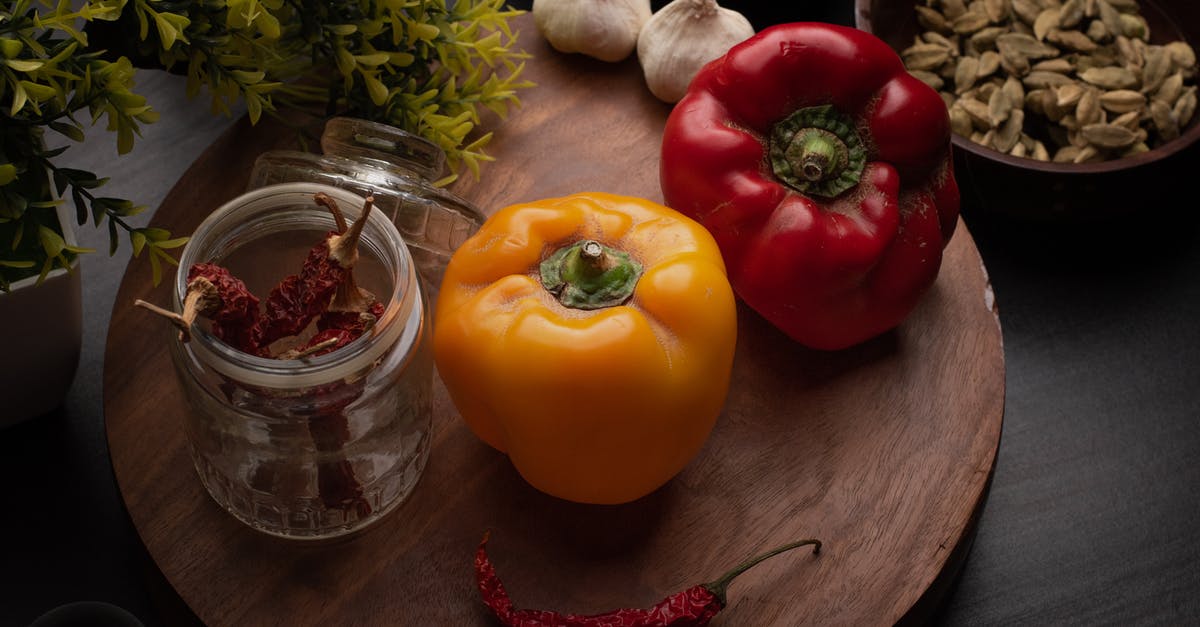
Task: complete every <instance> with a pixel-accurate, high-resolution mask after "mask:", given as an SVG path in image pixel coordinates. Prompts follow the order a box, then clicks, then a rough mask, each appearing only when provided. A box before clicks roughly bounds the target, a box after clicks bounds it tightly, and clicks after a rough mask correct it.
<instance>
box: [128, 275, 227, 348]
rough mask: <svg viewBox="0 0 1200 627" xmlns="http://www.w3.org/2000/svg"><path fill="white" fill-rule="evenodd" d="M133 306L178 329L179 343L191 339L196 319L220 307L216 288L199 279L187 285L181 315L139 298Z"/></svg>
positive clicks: (209, 282) (205, 280)
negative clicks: (161, 318) (154, 314)
mask: <svg viewBox="0 0 1200 627" xmlns="http://www.w3.org/2000/svg"><path fill="white" fill-rule="evenodd" d="M133 304H134V305H135V306H137V307H141V308H142V309H147V310H149V311H152V312H154V313H156V314H158V315H160V316H162V317H164V318H166V319H167V320H168V321H170V322H171V324H173V325H175V327H176V328H177V329H179V341H180V342H188V341H190V340H191V339H192V325H193V324H195V323H196V318H198V317H199V316H200V315H202V314H204V313H210V312H212V311H215V310H216V309H218V308H219V307H220V306H221V297H220V295H219V294H218V293H217V287H216V286H215V285H213V284H212V282H211V281H209V280H208V279H205V278H202V277H201V278H196V279H193V280H192V281H191V282H189V283H188V291H187V295H186V296H185V297H184V300H183V313H175V312H174V311H171V310H170V309H164V308H162V307H159V306H158V305H155V304H154V303H151V302H148V301H144V300H142V299H140V298H139V299H137V300H135V301H133Z"/></svg>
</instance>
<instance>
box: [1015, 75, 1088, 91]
mask: <svg viewBox="0 0 1200 627" xmlns="http://www.w3.org/2000/svg"><path fill="white" fill-rule="evenodd" d="M1021 81H1022V82H1023V83H1025V87H1027V88H1029V89H1040V88H1046V87H1054V86H1057V85H1066V84H1068V83H1073V82H1075V81H1074V80H1073V79H1071V78H1070V77H1069V76H1066V75H1065V74H1059V73H1058V72H1030V73H1029V74H1026V75H1025V77H1024V78H1022V79H1021Z"/></svg>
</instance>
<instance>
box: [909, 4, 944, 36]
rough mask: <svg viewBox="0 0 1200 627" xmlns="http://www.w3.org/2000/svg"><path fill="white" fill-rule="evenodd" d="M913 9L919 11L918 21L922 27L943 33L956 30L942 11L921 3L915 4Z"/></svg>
mask: <svg viewBox="0 0 1200 627" xmlns="http://www.w3.org/2000/svg"><path fill="white" fill-rule="evenodd" d="M913 9H914V10H915V11H916V12H917V23H918V24H920V25H921V28H924V29H925V30H931V31H936V32H939V33H943V34H949V33H952V32H954V30H953V29H952V28H950V21H949V20H947V19H946V17H945V16H944V15H942V14H941V13H938V12H937V11H935V10H933V9H931V8H929V7H923V6H921V5H919V4H918V5H916V6H914V7H913Z"/></svg>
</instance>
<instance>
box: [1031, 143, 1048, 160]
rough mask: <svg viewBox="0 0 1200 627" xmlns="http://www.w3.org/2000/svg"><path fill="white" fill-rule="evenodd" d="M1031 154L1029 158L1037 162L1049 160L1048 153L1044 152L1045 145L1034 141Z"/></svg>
mask: <svg viewBox="0 0 1200 627" xmlns="http://www.w3.org/2000/svg"><path fill="white" fill-rule="evenodd" d="M1031 152H1032V153H1033V154H1032V155H1030V156H1031V157H1032V158H1034V159H1036V160H1038V161H1049V160H1050V151H1048V150H1046V144H1043V143H1042V142H1040V141H1035V142H1034V143H1033V149H1032V151H1031Z"/></svg>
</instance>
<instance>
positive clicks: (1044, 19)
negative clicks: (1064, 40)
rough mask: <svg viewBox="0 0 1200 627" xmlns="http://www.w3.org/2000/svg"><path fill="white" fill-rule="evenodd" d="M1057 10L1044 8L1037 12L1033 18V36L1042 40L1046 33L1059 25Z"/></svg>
mask: <svg viewBox="0 0 1200 627" xmlns="http://www.w3.org/2000/svg"><path fill="white" fill-rule="evenodd" d="M1058 16H1059V12H1058V11H1055V10H1054V9H1046V10H1044V11H1042V12H1041V13H1038V16H1037V19H1035V20H1033V36H1034V37H1036V38H1037V39H1038V41H1042V40H1044V39H1045V38H1046V33H1049V32H1050V31H1052V30H1054V29H1057V28H1058V27H1059V19H1058Z"/></svg>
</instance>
